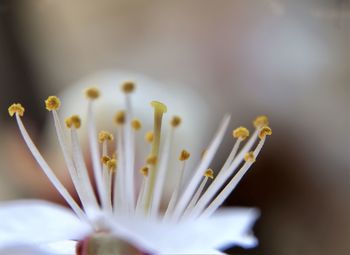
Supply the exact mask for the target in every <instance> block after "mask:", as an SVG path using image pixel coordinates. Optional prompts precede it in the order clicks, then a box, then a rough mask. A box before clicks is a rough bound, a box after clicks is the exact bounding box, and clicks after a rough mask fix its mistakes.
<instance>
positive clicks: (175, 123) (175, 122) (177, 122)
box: [170, 116, 182, 127]
mask: <svg viewBox="0 0 350 255" xmlns="http://www.w3.org/2000/svg"><path fill="white" fill-rule="evenodd" d="M181 122H182V120H181V117H179V116H174V117H173V118H172V119H171V121H170V124H171V126H172V127H178V126H179V125H180V124H181Z"/></svg>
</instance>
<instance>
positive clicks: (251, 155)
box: [244, 151, 255, 163]
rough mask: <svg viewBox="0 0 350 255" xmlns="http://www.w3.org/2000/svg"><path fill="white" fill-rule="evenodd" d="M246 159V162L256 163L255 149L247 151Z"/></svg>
mask: <svg viewBox="0 0 350 255" xmlns="http://www.w3.org/2000/svg"><path fill="white" fill-rule="evenodd" d="M244 160H245V161H246V162H250V163H254V162H255V155H254V152H253V151H250V152H247V153H246V154H245V155H244Z"/></svg>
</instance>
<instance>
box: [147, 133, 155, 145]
mask: <svg viewBox="0 0 350 255" xmlns="http://www.w3.org/2000/svg"><path fill="white" fill-rule="evenodd" d="M153 139H154V133H153V131H148V132H147V133H146V134H145V140H146V142H149V143H152V142H153Z"/></svg>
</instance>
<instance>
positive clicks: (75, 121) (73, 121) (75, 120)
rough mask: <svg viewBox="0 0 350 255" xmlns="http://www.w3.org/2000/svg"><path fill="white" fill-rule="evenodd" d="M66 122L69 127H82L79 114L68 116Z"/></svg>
mask: <svg viewBox="0 0 350 255" xmlns="http://www.w3.org/2000/svg"><path fill="white" fill-rule="evenodd" d="M65 123H66V126H67V128H71V127H72V126H74V127H75V128H77V129H78V128H80V127H81V119H80V117H79V115H72V116H70V117H68V118H66V119H65Z"/></svg>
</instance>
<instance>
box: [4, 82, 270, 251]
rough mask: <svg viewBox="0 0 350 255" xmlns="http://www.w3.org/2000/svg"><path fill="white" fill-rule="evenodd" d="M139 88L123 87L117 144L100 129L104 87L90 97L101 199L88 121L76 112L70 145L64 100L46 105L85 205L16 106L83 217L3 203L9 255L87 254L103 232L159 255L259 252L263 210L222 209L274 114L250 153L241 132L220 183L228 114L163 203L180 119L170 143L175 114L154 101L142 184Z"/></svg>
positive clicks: (34, 204)
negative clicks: (84, 142) (255, 228)
mask: <svg viewBox="0 0 350 255" xmlns="http://www.w3.org/2000/svg"><path fill="white" fill-rule="evenodd" d="M134 89H135V85H134V83H133V82H130V81H126V82H124V83H123V85H122V90H123V92H124V94H125V100H126V104H125V105H126V107H125V110H123V111H118V112H117V114H116V117H115V122H116V132H115V137H116V138H115V139H114V135H113V134H112V133H109V132H106V131H101V132H99V133H97V132H96V126H95V121H94V119H95V118H94V109H93V105H94V101H95V100H96V99H97V98H98V97H99V96H100V91H99V90H98V89H97V88H90V89H87V90H86V96H87V99H88V109H87V111H88V114H87V120H86V125H87V129H88V137H89V144H90V152H91V161H92V165H93V173H94V181H95V183H96V187H97V194H95V192H94V190H93V185H92V183H91V180H90V178H89V175H88V170H87V166H86V164H85V162H84V159H83V153H82V149H81V147H80V143H79V140H78V131H77V130H78V129H79V128H80V126H81V119H80V117H79V116H78V115H73V116H71V117H69V118H67V119H66V120H65V124H66V126H67V128H68V129H69V135H70V139H67V137H66V135H65V132H64V130H63V128H62V123H61V120H60V118H59V116H58V109H59V107H60V100H59V99H58V97H56V96H50V97H48V99H47V100H46V101H45V104H46V109H47V110H48V111H50V112H51V113H52V115H53V119H54V124H55V128H56V131H57V137H58V141H59V144H60V147H61V150H62V152H63V156H64V159H65V162H66V165H67V169H68V171H69V174H70V177H71V179H72V181H73V184H74V187H75V189H76V191H77V194H78V196H79V199H80V202H81V206H79V205H78V203H77V202H76V201H75V200H74V199H73V198H72V196H71V195H70V193H69V192H68V191H67V190H66V188H65V187H64V185H63V184H62V183H61V182H60V180H58V178H57V177H56V175H55V173H54V172H53V171H52V169H51V168H50V166H49V165H48V163H47V162H46V161H45V160H44V158H43V157H42V156H41V154H40V153H39V151H38V149H37V148H36V146H35V145H34V143H33V142H32V140H31V138H30V136H29V135H28V133H27V131H26V129H25V127H24V125H23V123H22V119H21V117H22V116H23V114H24V108H23V107H22V105H21V104H13V105H11V106H10V107H9V113H10V115H11V116H15V117H16V120H17V123H18V126H19V129H20V132H21V134H22V136H23V138H24V140H25V142H26V144H27V145H28V148H29V149H30V151H31V152H32V154H33V156H34V158H35V159H36V161H37V162H38V164H39V165H40V167H41V168H42V170H43V171H44V173H45V174H46V175H47V177H48V178H49V180H50V181H51V183H52V184H53V185H54V186H55V188H56V189H57V190H58V192H59V193H60V194H61V195H62V197H63V198H64V199H65V200H66V201H67V203H68V204H69V206H70V207H71V209H72V210H73V212H74V213H73V212H71V211H70V210H68V209H65V208H63V207H60V206H58V205H54V204H51V203H49V202H44V201H37V200H30V201H17V202H8V203H3V204H2V205H0V217H1V219H6V220H5V221H2V222H1V223H0V249H1V248H2V249H6V252H5V253H3V254H12V253H11V252H14V253H13V254H21V253H20V250H21V249H23V247H26V248H25V249H27V251H29V248H28V247H27V246H28V245H35V246H34V248H33V249H34V250H38V251H40V252H43V253H44V254H70V253H74V249H75V242H72V241H69V240H75V241H80V243H79V244H80V246H84V247H85V246H86V245H91V242H90V243H88V242H84V241H83V240H84V238H85V237H87V236H89V237H90V239H91V237H92V238H94V237H100V236H101V235H102V237H101V238H105V239H104V241H106V240H107V239H108V238H110V239H112V240H113V241H114V240H115V242H116V243H117V242H118V241H117V240H123V241H125V242H127V243H129V244H131V245H132V246H133V247H136V248H137V249H138V250H141V251H144V252H147V253H152V254H153V253H156V254H161V253H167V254H169V253H170V254H183V253H186V254H188V253H192V254H193V253H196V254H198V253H201V254H204V253H207V254H212V253H220V252H219V250H220V249H224V248H225V247H227V246H232V245H240V246H243V247H252V246H255V245H256V243H257V242H256V239H255V238H254V236H253V235H252V234H251V232H250V228H251V225H252V224H253V222H254V221H255V219H256V218H257V216H258V212H257V210H256V209H244V208H235V209H229V208H227V209H220V210H217V209H218V207H219V206H220V205H221V204H222V203H223V202H224V200H225V199H226V198H227V197H228V195H229V194H230V193H231V192H232V190H233V189H234V188H235V187H236V185H237V184H238V182H239V181H240V179H241V178H242V177H243V176H244V174H245V173H246V172H247V171H248V169H249V167H250V166H251V165H252V164H253V163H254V161H255V158H256V157H257V155H258V154H259V152H260V150H261V148H262V146H263V144H264V142H265V139H266V136H267V135H270V134H271V129H270V128H269V127H268V120H267V117H266V116H259V117H258V118H256V120H255V121H254V125H255V128H256V129H255V131H254V133H253V134H252V136H251V137H250V139H249V140H248V142H247V143H246V144H245V145H244V146H243V147H242V148H241V149H240V145H241V143H242V141H243V140H245V139H246V138H247V137H248V136H249V131H248V129H246V128H244V127H239V128H237V129H235V130H234V131H233V137H234V138H236V139H237V140H236V142H235V144H234V145H233V148H232V151H231V153H230V154H229V156H228V158H227V160H226V162H225V163H224V165H223V166H222V168H221V169H220V171H218V173H217V176H216V177H215V178H214V171H213V170H211V169H210V168H209V165H210V163H211V161H212V159H213V157H214V156H215V153H216V151H217V149H218V147H219V145H220V143H221V141H222V139H223V137H224V134H225V131H226V129H227V126H228V124H229V120H230V117H229V116H225V117H224V119H223V121H222V123H221V125H220V127H219V129H218V131H217V133H216V135H215V136H214V138H213V139H212V141H211V143H210V144H209V146H208V148H207V149H206V150H205V152H204V153H203V155H202V157H201V159H200V160H199V163H198V165H197V167H196V168H194V169H187V167H186V162H187V161H188V160H189V158H190V156H191V155H190V153H189V152H188V151H186V150H182V151H181V152H180V155H179V156H178V161H179V170H178V171H180V174H179V175H178V177H177V178H175V180H172V181H173V182H174V183H175V185H174V188H173V192H172V196H171V198H170V200H169V201H168V202H167V203H166V204H165V205H162V204H161V202H162V201H164V200H166V199H165V198H164V197H163V190H164V187H165V186H167V185H168V179H167V178H166V175H167V171H168V170H169V165H168V163H169V160H170V158H171V157H173V153H172V151H171V148H172V145H173V143H174V140H176V134H175V131H176V129H177V128H178V127H179V126H180V124H181V118H180V117H178V116H174V117H173V118H172V120H171V122H170V128H169V130H168V133H167V134H166V137H165V139H164V142H163V143H161V137H162V135H161V133H162V118H163V115H164V114H165V113H166V111H167V107H166V106H165V105H164V104H162V103H160V102H157V101H153V102H151V105H152V107H153V108H154V128H153V131H152V132H148V133H147V134H146V136H145V138H146V141H147V142H149V143H150V151H151V152H150V153H149V155H148V156H147V158H146V159H145V164H144V166H143V167H141V169H140V172H141V174H142V175H141V176H142V181H141V184H140V185H138V184H137V183H136V180H137V178H136V177H137V176H136V174H135V173H136V171H135V166H136V165H137V164H139V162H137V161H136V160H135V158H136V149H135V140H136V139H137V138H138V136H139V135H137V132H139V130H140V129H141V127H142V123H141V122H140V121H139V120H138V119H135V118H134V116H133V108H132V103H131V95H132V93H133V91H134ZM179 100H181V99H179ZM107 110H110V109H107ZM113 141H116V142H115V143H113ZM99 144H100V145H99ZM113 145H114V146H113ZM212 179H213V180H212ZM226 183H227V184H226ZM225 184H226V185H225ZM224 185H225V186H224ZM138 187H139V188H138ZM94 233H95V234H94ZM101 233H104V234H101ZM106 238H107V239H106ZM62 242H64V243H63V245H61V244H62ZM19 244H20V245H21V246H19ZM112 246H113V245H112ZM57 247H58V249H57ZM62 249H63V250H62ZM64 249H65V250H64ZM34 250H33V252H34V253H35V252H36V251H34ZM16 252H17V253H16ZM28 254H29V252H28ZM101 254H103V253H101Z"/></svg>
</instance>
